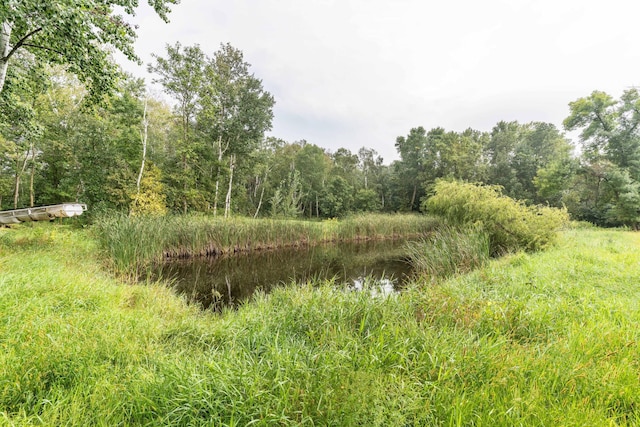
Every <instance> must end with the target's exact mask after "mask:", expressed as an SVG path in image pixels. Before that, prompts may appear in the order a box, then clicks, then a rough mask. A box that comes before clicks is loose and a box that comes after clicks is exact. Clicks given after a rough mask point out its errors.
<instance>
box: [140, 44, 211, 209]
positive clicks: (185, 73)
mask: <svg viewBox="0 0 640 427" xmlns="http://www.w3.org/2000/svg"><path fill="white" fill-rule="evenodd" d="M166 49H167V56H166V57H161V56H158V55H153V56H154V58H155V60H156V62H155V64H149V67H148V68H149V71H150V72H153V73H155V74H156V75H157V76H158V77H157V78H156V79H155V80H154V81H155V82H157V83H160V84H162V86H163V87H164V90H165V91H166V92H167V93H168V94H170V95H171V96H172V97H173V98H174V99H175V100H176V101H177V104H176V106H175V114H176V117H177V118H178V120H179V123H180V129H181V134H180V137H179V139H178V140H177V141H176V143H175V154H176V157H177V160H178V163H179V164H180V166H181V167H180V170H179V171H176V172H175V173H173V174H172V179H173V181H175V183H176V186H177V187H178V188H179V190H178V195H177V198H178V199H179V202H180V204H181V205H182V206H181V207H182V211H183V212H184V213H186V212H187V210H188V209H189V205H190V204H193V202H194V200H193V199H194V197H195V196H194V191H193V190H194V189H195V188H196V173H197V171H196V170H195V164H196V162H195V157H196V152H197V147H196V145H197V143H198V141H197V139H196V135H195V132H194V128H195V120H196V114H197V113H198V111H199V110H200V108H201V104H200V101H201V99H200V94H201V93H202V85H203V76H204V68H205V64H206V56H205V54H204V53H203V52H202V50H201V49H200V47H199V46H198V45H195V46H186V47H184V48H183V47H182V46H181V45H180V43H176V44H175V45H173V46H171V45H167V46H166ZM196 198H197V197H196Z"/></svg>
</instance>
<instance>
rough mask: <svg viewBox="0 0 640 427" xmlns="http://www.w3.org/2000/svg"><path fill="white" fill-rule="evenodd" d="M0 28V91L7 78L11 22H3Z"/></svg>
mask: <svg viewBox="0 0 640 427" xmlns="http://www.w3.org/2000/svg"><path fill="white" fill-rule="evenodd" d="M0 25H1V28H0V92H2V88H3V87H4V82H5V80H6V78H7V69H8V68H9V58H8V56H9V52H10V50H11V48H10V46H9V40H10V39H11V30H12V27H13V26H12V24H11V23H10V22H9V21H5V22H3V23H2V24H0Z"/></svg>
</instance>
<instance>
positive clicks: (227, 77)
mask: <svg viewBox="0 0 640 427" xmlns="http://www.w3.org/2000/svg"><path fill="white" fill-rule="evenodd" d="M249 67H250V64H248V63H247V62H245V61H244V57H243V53H242V51H240V50H239V49H236V48H235V47H233V46H231V45H230V44H228V43H227V44H223V45H221V46H220V49H219V50H218V51H217V52H215V54H214V56H213V58H211V59H210V60H209V61H208V62H207V65H206V68H205V71H204V80H205V84H204V85H203V87H202V90H201V104H202V110H201V111H200V114H199V116H198V122H199V126H200V128H201V130H202V132H203V134H204V135H206V139H207V140H208V141H209V144H211V145H212V146H213V147H215V151H217V160H218V171H217V174H216V192H215V195H214V213H215V212H216V211H217V206H218V192H219V186H220V179H221V176H222V169H223V165H222V161H223V157H225V156H226V157H227V161H228V163H227V165H228V168H227V172H228V186H227V194H226V197H225V216H228V215H229V214H230V212H231V196H232V190H233V178H234V171H235V170H236V168H237V166H238V162H239V161H242V158H243V156H247V155H248V154H249V153H250V152H252V151H253V150H255V149H257V147H258V145H259V143H260V141H262V139H263V137H264V133H265V132H266V131H268V130H269V129H271V121H272V120H273V105H274V104H275V101H274V99H273V96H272V95H271V94H270V93H269V92H267V91H266V90H265V89H264V88H263V87H262V81H261V80H260V79H258V78H256V77H255V76H254V75H253V74H251V73H250V72H249Z"/></svg>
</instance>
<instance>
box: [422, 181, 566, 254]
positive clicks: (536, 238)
mask: <svg viewBox="0 0 640 427" xmlns="http://www.w3.org/2000/svg"><path fill="white" fill-rule="evenodd" d="M434 193H435V194H434V195H433V196H432V197H430V198H429V199H427V200H426V201H425V202H423V205H422V208H423V210H426V211H427V212H429V213H431V214H434V215H438V216H440V217H442V218H443V219H444V220H445V221H447V222H448V223H449V224H451V225H457V226H463V225H470V224H473V225H476V226H479V227H482V229H484V230H485V231H486V232H487V233H488V235H489V242H490V249H491V253H492V255H496V254H501V253H506V252H515V251H518V250H525V251H535V250H539V249H543V248H545V247H546V246H548V245H549V244H551V243H552V242H553V241H554V239H555V237H556V233H557V231H558V229H559V228H560V227H562V226H563V225H564V224H565V223H567V222H568V220H569V216H568V214H567V212H566V210H565V209H557V208H550V207H546V206H526V205H525V204H524V203H523V202H521V201H517V200H514V199H512V198H510V197H507V196H505V195H503V194H502V189H501V187H499V186H488V185H477V184H470V183H466V182H459V181H438V182H436V184H435V186H434Z"/></svg>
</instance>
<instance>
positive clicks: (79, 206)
mask: <svg viewBox="0 0 640 427" xmlns="http://www.w3.org/2000/svg"><path fill="white" fill-rule="evenodd" d="M86 210H87V205H86V204H84V203H61V204H59V205H49V206H38V207H34V208H23V209H14V210H10V211H0V224H18V223H21V222H28V221H51V220H53V219H56V218H71V217H74V216H80V215H82V213H83V212H84V211H86Z"/></svg>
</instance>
